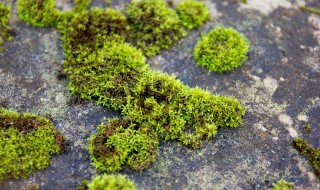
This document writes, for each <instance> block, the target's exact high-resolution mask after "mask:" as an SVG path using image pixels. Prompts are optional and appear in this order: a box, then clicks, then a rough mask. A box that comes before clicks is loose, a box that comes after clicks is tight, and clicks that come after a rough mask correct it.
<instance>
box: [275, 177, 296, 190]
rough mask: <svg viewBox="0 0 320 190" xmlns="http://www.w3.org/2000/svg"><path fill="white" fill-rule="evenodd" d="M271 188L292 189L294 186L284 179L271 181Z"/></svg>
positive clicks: (278, 189) (279, 189)
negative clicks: (275, 181)
mask: <svg viewBox="0 0 320 190" xmlns="http://www.w3.org/2000/svg"><path fill="white" fill-rule="evenodd" d="M272 185H273V188H272V190H293V189H294V186H293V185H292V183H289V182H287V181H286V180H284V179H281V180H279V181H277V183H273V184H272Z"/></svg>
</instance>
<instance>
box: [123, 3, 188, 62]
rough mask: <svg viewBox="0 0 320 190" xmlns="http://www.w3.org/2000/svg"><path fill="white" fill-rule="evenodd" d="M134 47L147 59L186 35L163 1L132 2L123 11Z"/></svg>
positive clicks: (171, 10) (179, 22) (172, 12)
mask: <svg viewBox="0 0 320 190" xmlns="http://www.w3.org/2000/svg"><path fill="white" fill-rule="evenodd" d="M125 12H126V15H127V18H128V21H129V23H130V25H131V29H132V37H133V38H134V39H135V40H136V42H135V43H136V45H137V46H138V47H139V48H141V49H142V50H143V52H144V54H145V55H146V56H148V57H150V56H153V55H155V54H158V53H159V52H160V50H161V49H165V48H170V47H172V46H173V45H174V44H176V43H177V42H178V41H179V40H180V39H181V38H182V37H183V36H185V35H186V32H185V30H184V29H183V27H182V23H181V21H180V20H179V17H178V15H177V14H176V12H175V11H174V10H173V9H171V8H169V6H168V5H167V3H166V2H165V1H164V0H141V1H132V2H131V3H130V4H129V5H128V6H127V8H126V10H125Z"/></svg>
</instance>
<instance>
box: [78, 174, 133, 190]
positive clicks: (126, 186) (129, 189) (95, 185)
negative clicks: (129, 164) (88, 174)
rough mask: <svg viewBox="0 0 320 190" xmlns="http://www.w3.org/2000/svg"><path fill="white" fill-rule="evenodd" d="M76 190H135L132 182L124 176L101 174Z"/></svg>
mask: <svg viewBox="0 0 320 190" xmlns="http://www.w3.org/2000/svg"><path fill="white" fill-rule="evenodd" d="M77 190H137V188H136V187H135V184H134V182H133V181H132V180H130V179H127V178H126V176H124V175H111V174H110V175H107V174H102V175H98V176H96V177H94V178H93V179H92V180H91V182H86V183H84V184H82V186H80V187H77Z"/></svg>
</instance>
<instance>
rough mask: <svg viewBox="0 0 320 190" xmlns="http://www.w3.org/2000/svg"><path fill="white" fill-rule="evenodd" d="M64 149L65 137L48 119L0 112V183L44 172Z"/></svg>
mask: <svg viewBox="0 0 320 190" xmlns="http://www.w3.org/2000/svg"><path fill="white" fill-rule="evenodd" d="M64 147H65V138H64V136H63V135H62V134H61V133H60V132H58V131H56V130H55V129H54V127H53V124H52V122H50V121H49V120H48V119H47V118H44V117H39V116H36V115H33V114H30V113H24V114H22V115H20V114H19V113H17V112H14V111H9V110H6V109H3V108H2V109H0V181H2V180H4V179H6V178H9V177H14V178H21V177H23V178H24V177H27V176H28V175H30V174H31V173H32V172H33V171H34V170H37V169H43V168H45V167H46V166H48V165H49V164H50V160H49V159H50V157H51V155H52V154H57V153H59V152H61V151H62V150H63V149H64Z"/></svg>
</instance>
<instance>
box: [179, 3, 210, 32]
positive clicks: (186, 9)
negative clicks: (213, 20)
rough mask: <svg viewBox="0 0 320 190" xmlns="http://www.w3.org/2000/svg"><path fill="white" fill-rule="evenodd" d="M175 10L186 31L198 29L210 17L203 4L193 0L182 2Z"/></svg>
mask: <svg viewBox="0 0 320 190" xmlns="http://www.w3.org/2000/svg"><path fill="white" fill-rule="evenodd" d="M175 9H176V11H177V14H178V15H179V18H180V20H181V21H182V24H183V26H184V27H186V28H187V29H194V28H198V27H200V26H201V25H202V24H203V23H204V22H205V21H206V20H207V19H208V18H209V15H210V12H209V9H208V8H207V7H206V5H205V3H203V2H199V1H195V0H183V1H181V2H180V3H179V4H178V5H177V6H176V7H175Z"/></svg>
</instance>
